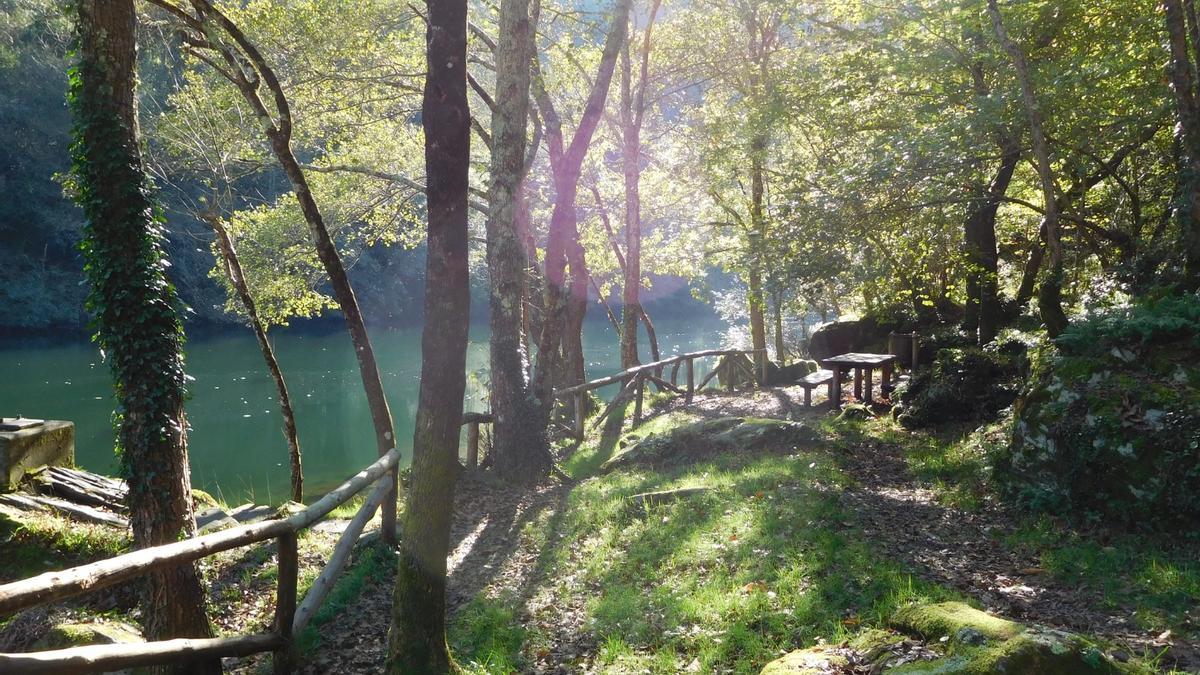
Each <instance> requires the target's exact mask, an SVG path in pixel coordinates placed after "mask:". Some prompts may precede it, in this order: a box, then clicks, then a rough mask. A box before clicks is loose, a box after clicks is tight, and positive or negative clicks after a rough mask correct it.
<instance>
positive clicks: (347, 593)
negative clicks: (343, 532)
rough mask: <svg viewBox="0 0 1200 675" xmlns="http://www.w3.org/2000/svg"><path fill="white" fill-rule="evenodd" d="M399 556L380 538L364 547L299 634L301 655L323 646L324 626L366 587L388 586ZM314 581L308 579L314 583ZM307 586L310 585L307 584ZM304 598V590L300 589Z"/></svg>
mask: <svg viewBox="0 0 1200 675" xmlns="http://www.w3.org/2000/svg"><path fill="white" fill-rule="evenodd" d="M395 561H396V556H395V553H393V552H392V551H391V550H390V549H388V548H387V546H385V545H384V544H383V543H382V542H381V541H380V540H379V539H376V540H375V541H373V542H371V543H370V544H367V545H366V546H363V547H362V548H361V549H360V550H359V551H358V553H357V555H356V556H355V558H354V560H353V562H352V563H351V564H350V565H349V566H347V567H346V569H345V570H343V571H342V574H341V576H340V577H339V578H338V580H337V582H336V583H335V584H334V585H333V588H332V589H331V590H330V591H329V596H328V597H326V598H325V602H324V603H322V604H321V607H320V608H319V609H318V610H317V613H316V614H314V615H313V618H312V620H311V621H310V622H309V624H308V626H307V627H306V628H305V629H304V631H303V632H301V633H300V635H299V636H297V640H296V644H297V647H298V648H299V651H300V652H301V653H302V654H305V653H312V652H313V651H316V650H317V649H318V648H319V647H320V645H321V626H323V625H325V624H327V623H329V622H330V621H332V620H333V619H334V618H336V617H337V615H338V614H340V613H341V612H343V611H344V610H345V609H346V608H347V607H349V606H350V605H351V604H352V603H353V602H354V601H355V600H356V599H357V598H358V596H359V595H361V594H362V592H363V590H364V589H366V588H368V587H373V586H381V585H386V584H385V580H386V579H388V578H389V577H390V575H391V573H392V569H393V568H394V566H395V564H396V562H395ZM311 583H312V580H309V581H308V585H311ZM306 586H307V585H306ZM300 593H301V597H303V593H304V590H303V589H302V590H301V591H300Z"/></svg>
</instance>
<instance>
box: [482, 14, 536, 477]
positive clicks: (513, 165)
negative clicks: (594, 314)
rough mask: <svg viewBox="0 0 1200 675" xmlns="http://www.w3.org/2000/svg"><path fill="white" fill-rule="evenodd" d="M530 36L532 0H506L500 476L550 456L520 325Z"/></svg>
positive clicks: (499, 70)
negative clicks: (521, 221) (520, 227)
mask: <svg viewBox="0 0 1200 675" xmlns="http://www.w3.org/2000/svg"><path fill="white" fill-rule="evenodd" d="M532 44H533V39H532V31H531V29H530V22H529V0H503V2H501V4H500V30H499V35H498V40H497V44H496V97H495V101H496V107H495V109H494V110H493V111H492V136H491V137H492V170H491V177H492V184H491V189H490V192H489V194H488V197H489V199H488V204H489V211H488V220H487V262H488V271H489V273H490V279H491V309H492V313H491V330H492V334H491V342H490V349H491V374H492V377H491V407H492V415H493V416H494V418H495V424H494V430H495V440H494V444H493V446H492V453H493V457H494V462H493V466H494V467H495V469H496V472H497V473H498V474H499V475H500V476H501V477H502V478H504V479H505V480H508V481H515V482H525V481H527V480H531V479H532V480H536V479H537V478H538V477H541V476H545V475H546V474H548V473H549V472H550V467H551V464H552V460H551V457H550V451H549V448H548V446H547V441H546V434H545V429H546V423H545V420H544V419H543V416H542V412H541V405H540V404H539V403H538V400H537V399H536V398H535V397H534V396H533V390H532V388H531V387H530V381H529V375H528V372H529V371H528V364H529V361H528V358H529V355H528V353H527V352H526V348H525V343H524V340H523V339H522V330H521V318H522V301H523V300H524V287H525V284H524V279H523V276H524V274H525V271H526V268H527V266H528V260H527V259H526V257H525V248H524V246H523V245H522V242H521V239H520V233H519V232H518V213H519V208H520V199H521V182H522V180H523V178H524V176H525V134H526V132H525V129H526V126H527V124H528V118H529V69H530V58H531V53H530V50H531V47H532Z"/></svg>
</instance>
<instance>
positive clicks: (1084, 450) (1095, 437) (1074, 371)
mask: <svg viewBox="0 0 1200 675" xmlns="http://www.w3.org/2000/svg"><path fill="white" fill-rule="evenodd" d="M1197 307H1200V304H1198V303H1197V302H1196V300H1195V298H1190V297H1184V298H1170V297H1168V298H1163V299H1161V300H1158V301H1154V302H1150V303H1147V304H1145V305H1141V306H1135V307H1131V308H1123V309H1116V310H1112V311H1111V312H1110V313H1105V314H1101V315H1098V316H1095V317H1092V318H1090V319H1088V320H1087V321H1084V322H1079V323H1078V324H1077V325H1075V326H1073V327H1072V328H1071V330H1070V331H1068V332H1067V333H1064V336H1063V337H1064V338H1065V340H1063V341H1061V342H1059V344H1058V345H1047V346H1045V347H1044V348H1042V349H1040V350H1038V351H1037V352H1036V354H1035V357H1034V361H1033V373H1032V376H1031V378H1030V383H1029V386H1028V388H1027V390H1026V391H1025V392H1024V393H1023V394H1022V397H1021V399H1020V400H1019V401H1018V403H1017V405H1016V408H1015V424H1014V428H1013V429H1014V430H1013V440H1012V444H1011V446H1010V447H1009V448H1008V449H1007V450H1006V451H1005V452H1003V453H1000V454H998V455H997V457H996V459H995V465H996V471H997V477H998V478H1001V479H1002V480H1003V482H1004V485H1005V486H1006V487H1007V490H1008V492H1009V493H1010V494H1011V495H1013V496H1014V497H1015V498H1017V499H1018V500H1020V501H1021V502H1022V503H1024V504H1026V505H1028V506H1030V507H1031V508H1034V509H1035V510H1039V511H1045V512H1053V513H1061V514H1067V515H1069V516H1070V517H1072V518H1075V519H1079V520H1084V521H1101V520H1103V521H1105V522H1107V523H1112V524H1121V525H1125V526H1128V527H1134V528H1140V529H1169V528H1182V529H1181V532H1183V533H1185V536H1193V537H1195V536H1198V535H1200V531H1198V530H1197V529H1196V523H1197V522H1200V369H1198V368H1197V366H1196V363H1197V357H1198V354H1200V349H1198V347H1200V345H1197V343H1196V341H1195V335H1196V333H1195V331H1194V329H1192V328H1191V326H1194V325H1195V321H1196V317H1197V313H1196V311H1197Z"/></svg>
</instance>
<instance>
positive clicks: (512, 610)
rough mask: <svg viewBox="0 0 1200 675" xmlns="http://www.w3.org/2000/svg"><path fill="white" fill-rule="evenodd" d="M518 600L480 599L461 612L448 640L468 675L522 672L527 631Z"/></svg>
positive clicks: (456, 615)
mask: <svg viewBox="0 0 1200 675" xmlns="http://www.w3.org/2000/svg"><path fill="white" fill-rule="evenodd" d="M519 608H520V603H519V602H518V600H517V599H516V598H515V597H511V596H501V597H499V598H495V599H491V598H483V597H476V598H474V599H472V600H471V601H470V602H469V603H467V605H466V606H465V607H463V608H462V609H460V610H459V611H458V612H457V613H456V614H455V618H454V623H453V625H451V627H450V634H449V636H448V639H449V641H450V647H451V649H452V650H453V652H454V658H455V660H456V661H457V662H458V663H459V665H460V666H461V667H462V668H463V670H464V671H466V672H467V673H471V674H472V675H476V674H477V675H485V674H490V673H495V674H496V675H506V674H507V673H515V672H519V671H521V670H522V664H523V663H524V661H523V659H522V657H521V645H522V643H523V642H524V640H525V633H526V631H525V628H524V627H523V626H522V625H521V619H520V617H519V615H518V611H519Z"/></svg>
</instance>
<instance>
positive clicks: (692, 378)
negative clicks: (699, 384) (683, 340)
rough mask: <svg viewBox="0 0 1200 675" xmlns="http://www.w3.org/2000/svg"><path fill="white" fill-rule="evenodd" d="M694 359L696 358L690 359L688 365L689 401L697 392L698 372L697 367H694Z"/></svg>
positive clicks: (689, 401)
mask: <svg viewBox="0 0 1200 675" xmlns="http://www.w3.org/2000/svg"><path fill="white" fill-rule="evenodd" d="M693 360H694V359H688V360H687V366H686V367H687V399H686V400H687V402H688V403H691V402H692V396H693V395H694V394H695V393H696V373H695V369H694V368H693V367H692V361H693Z"/></svg>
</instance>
